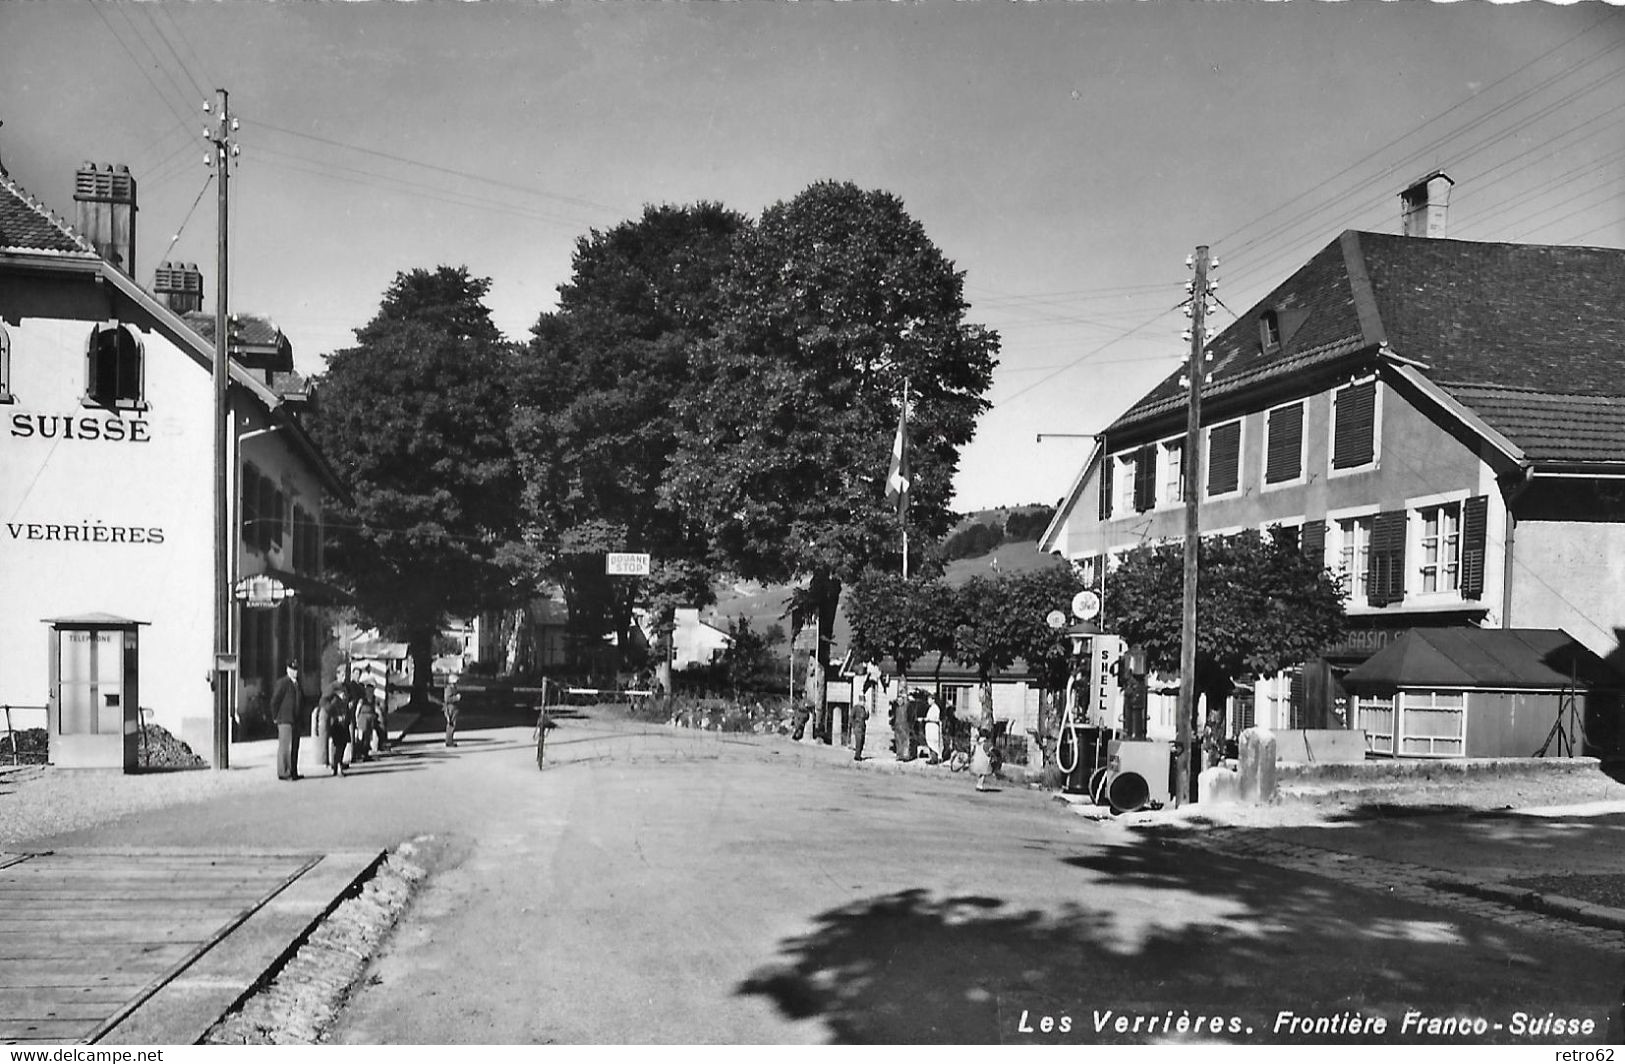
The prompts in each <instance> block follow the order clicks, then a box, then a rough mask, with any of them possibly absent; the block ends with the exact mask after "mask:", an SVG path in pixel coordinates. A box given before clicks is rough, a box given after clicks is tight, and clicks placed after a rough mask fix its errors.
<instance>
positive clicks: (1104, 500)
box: [1100, 454, 1117, 521]
mask: <svg viewBox="0 0 1625 1064" xmlns="http://www.w3.org/2000/svg"><path fill="white" fill-rule="evenodd" d="M1116 465H1117V459H1115V458H1113V457H1112V456H1111V455H1109V454H1102V455H1101V456H1100V519H1101V520H1102V521H1104V520H1106V519H1107V518H1109V517H1111V515H1112V469H1113V468H1114V467H1115V466H1116Z"/></svg>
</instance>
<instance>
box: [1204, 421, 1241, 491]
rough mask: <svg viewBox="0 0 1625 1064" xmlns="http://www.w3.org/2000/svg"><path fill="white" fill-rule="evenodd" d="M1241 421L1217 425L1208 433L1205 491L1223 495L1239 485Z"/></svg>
mask: <svg viewBox="0 0 1625 1064" xmlns="http://www.w3.org/2000/svg"><path fill="white" fill-rule="evenodd" d="M1240 471H1241V422H1239V421H1232V422H1230V423H1229V424H1228V425H1218V426H1216V427H1215V428H1214V429H1213V430H1212V431H1211V432H1209V433H1208V457H1207V493H1208V494H1209V495H1224V494H1226V493H1227V492H1232V491H1235V490H1236V488H1237V487H1239V486H1240V485H1239V483H1238V481H1237V476H1238V474H1239V473H1240Z"/></svg>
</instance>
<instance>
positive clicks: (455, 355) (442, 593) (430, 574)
mask: <svg viewBox="0 0 1625 1064" xmlns="http://www.w3.org/2000/svg"><path fill="white" fill-rule="evenodd" d="M489 288H490V281H489V280H488V279H486V278H479V277H470V276H469V274H468V271H467V270H466V269H464V268H461V267H456V268H454V267H449V266H440V267H438V268H436V269H435V270H433V271H428V270H422V269H416V270H412V271H410V272H403V273H399V274H397V275H396V276H395V280H394V281H393V282H392V283H391V284H390V286H389V288H388V289H387V290H386V291H385V293H384V296H383V300H382V302H381V303H380V305H379V309H378V313H377V314H376V315H375V316H374V317H373V319H372V320H371V321H370V322H368V323H367V324H366V325H364V326H363V327H361V328H360V329H357V330H356V346H354V347H351V348H346V349H344V350H342V351H338V352H335V353H334V354H332V355H330V356H328V360H327V368H326V371H325V372H324V373H323V374H322V375H321V376H319V377H318V378H317V379H316V380H315V381H314V382H313V391H314V394H315V397H316V398H315V402H314V403H313V407H314V409H313V416H312V418H311V428H312V431H313V433H314V435H315V437H316V439H317V442H318V443H319V444H320V445H321V448H322V451H323V453H324V454H326V455H327V457H328V459H329V460H330V461H331V462H332V463H333V466H334V468H335V469H336V470H337V471H338V473H339V474H340V476H341V477H343V478H344V480H345V481H346V482H347V483H348V484H349V485H350V488H351V492H352V494H353V496H354V498H355V506H354V507H353V508H349V507H341V508H339V509H338V511H337V512H335V513H333V514H332V515H331V520H330V522H329V524H328V527H329V528H330V529H332V530H334V537H333V541H332V543H331V544H330V552H329V554H328V561H329V565H330V567H331V568H332V569H333V570H334V571H335V574H336V575H338V576H340V577H341V578H342V579H345V580H346V581H347V582H348V583H349V584H350V586H351V588H352V589H353V591H354V593H355V596H356V600H357V604H358V607H359V610H360V613H361V615H362V617H363V619H364V620H366V621H369V622H371V623H373V624H376V625H378V626H379V627H380V628H382V629H384V630H385V631H387V632H389V633H390V634H392V635H396V636H398V637H400V636H403V637H404V638H405V639H406V641H407V643H408V644H409V646H410V651H411V655H412V663H413V680H412V697H413V699H414V701H422V700H424V699H425V698H426V696H427V692H428V684H429V681H430V672H431V667H432V650H433V645H434V636H435V634H436V632H437V631H438V630H439V629H440V627H441V626H442V625H443V623H444V621H445V618H446V617H447V616H448V615H458V614H463V615H466V614H470V613H475V612H478V611H479V610H480V609H482V608H484V607H487V606H489V605H494V604H498V603H500V602H502V601H505V600H506V599H507V598H508V597H509V595H510V593H511V582H510V579H509V572H508V570H507V569H506V568H505V565H504V561H505V558H506V556H507V555H506V552H507V550H508V548H509V547H511V546H512V544H513V542H514V541H515V540H516V538H517V536H518V511H517V507H516V500H517V498H518V481H517V480H516V479H515V476H514V467H513V461H512V455H511V452H510V449H509V444H508V420H509V411H510V409H511V406H512V398H511V396H510V394H509V385H508V382H509V381H510V380H511V379H512V368H513V360H512V349H511V346H510V345H509V344H508V343H507V342H506V341H505V340H504V339H503V338H502V335H501V333H500V332H499V331H498V330H497V328H496V326H495V325H494V324H493V323H492V322H491V317H490V312H489V311H488V310H487V309H486V307H485V305H484V303H483V300H484V298H485V294H486V292H487V291H488V290H489Z"/></svg>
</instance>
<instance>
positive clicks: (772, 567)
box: [664, 182, 998, 735]
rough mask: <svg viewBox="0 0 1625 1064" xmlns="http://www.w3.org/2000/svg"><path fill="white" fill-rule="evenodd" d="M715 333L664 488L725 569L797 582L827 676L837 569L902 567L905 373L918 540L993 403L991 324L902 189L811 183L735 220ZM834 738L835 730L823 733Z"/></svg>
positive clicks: (942, 506) (814, 687)
mask: <svg viewBox="0 0 1625 1064" xmlns="http://www.w3.org/2000/svg"><path fill="white" fill-rule="evenodd" d="M736 247H737V255H736V258H735V263H734V268H733V270H732V272H731V273H730V274H729V275H728V277H727V278H726V280H725V282H724V284H723V286H722V295H723V314H722V316H721V318H720V319H719V321H718V328H717V334H716V336H715V337H714V339H712V340H710V341H709V342H707V343H705V344H703V345H701V347H700V348H699V349H698V352H697V358H696V360H695V369H696V386H695V387H693V388H691V389H688V390H686V391H685V392H684V393H683V394H682V396H681V398H680V399H679V401H678V404H677V414H678V417H679V422H680V424H679V430H678V436H677V444H678V446H677V450H676V452H675V454H674V456H673V461H672V475H671V479H670V481H669V482H668V484H667V486H666V488H665V490H664V498H665V499H666V501H667V503H668V505H672V506H674V507H675V508H677V509H678V510H680V511H682V512H684V513H685V514H686V515H687V517H688V519H689V520H691V521H692V522H694V524H695V525H696V526H697V527H698V528H699V529H701V530H703V533H704V535H705V537H706V538H707V540H708V541H709V543H710V545H711V556H712V557H713V559H714V560H715V561H716V563H717V564H718V565H719V566H721V567H724V568H727V569H729V570H732V571H733V572H735V573H737V574H739V575H741V576H744V577H747V578H755V579H762V580H767V581H776V582H792V581H799V582H801V583H802V584H803V587H802V591H801V594H800V595H799V596H798V597H797V605H798V606H800V607H803V608H804V609H806V610H808V611H810V612H811V613H812V614H814V615H816V617H817V618H818V621H819V632H820V639H819V645H818V650H817V655H816V659H817V661H818V662H819V666H820V667H819V668H818V669H816V670H809V672H810V673H812V676H811V677H810V683H809V687H810V688H811V694H812V696H813V698H812V701H813V702H814V704H815V705H816V706H818V707H819V709H820V718H821V719H827V717H826V714H825V712H824V711H823V707H824V682H823V677H824V674H825V670H826V668H827V665H828V661H829V633H830V631H831V630H832V628H833V626H834V620H835V613H836V609H837V607H838V605H839V602H840V595H841V589H842V586H843V583H844V582H848V581H851V580H853V579H855V578H856V577H857V576H858V574H860V573H862V572H863V571H864V570H865V569H868V568H898V567H900V564H899V563H900V560H901V559H900V554H901V542H900V532H901V529H900V527H899V523H898V515H897V514H896V512H895V511H894V510H893V509H891V508H889V507H888V506H887V505H886V502H885V498H884V479H885V474H886V470H887V465H888V461H889V457H890V453H891V447H892V440H893V436H894V434H895V432H896V429H897V424H898V404H899V402H900V401H901V397H902V392H903V382H904V380H905V379H906V380H907V381H908V382H909V387H910V393H911V400H910V409H909V444H910V448H911V452H912V465H913V469H912V472H913V483H912V487H911V490H910V494H909V498H910V506H909V510H908V513H907V521H908V525H909V528H910V529H911V530H913V531H914V532H915V534H916V540H917V542H920V543H921V544H922V545H923V544H924V543H925V542H929V541H935V540H936V539H937V538H939V537H941V536H942V535H943V534H944V533H945V532H946V531H947V530H948V527H949V525H950V523H951V521H952V514H951V513H950V512H949V510H948V505H947V504H948V500H949V498H950V495H951V493H952V481H953V474H954V471H955V469H956V467H957V465H958V455H959V449H960V448H961V447H963V446H964V445H965V444H966V443H968V442H969V441H970V439H971V436H972V434H973V432H974V431H975V423H976V418H977V415H979V414H980V413H981V412H982V411H983V410H984V409H986V407H987V403H986V401H985V400H983V398H982V394H983V393H984V392H985V391H986V390H987V388H988V386H989V384H990V383H991V381H992V372H993V366H994V356H995V354H996V352H997V349H998V338H997V336H996V335H995V334H994V333H992V332H990V331H989V330H987V329H984V328H983V327H981V326H978V325H972V324H967V323H966V322H965V321H964V312H965V310H966V303H965V301H964V296H963V275H962V274H961V273H959V272H958V271H956V270H955V269H954V266H953V263H952V262H950V261H949V260H948V259H947V258H946V257H945V256H943V254H942V253H941V251H939V250H938V249H937V248H936V246H935V245H934V244H932V243H931V241H930V239H929V238H928V237H927V235H926V233H925V230H924V227H923V226H921V225H920V224H919V222H917V221H915V220H914V219H913V218H911V217H910V216H909V215H908V213H907V212H906V211H905V210H904V209H903V205H902V202H901V201H900V200H898V199H897V197H895V196H893V195H891V194H890V193H887V192H883V191H878V190H876V191H866V190H863V189H860V188H858V187H857V186H856V185H853V184H850V183H837V182H821V183H818V184H814V185H812V186H811V187H809V188H808V189H806V190H805V191H803V192H802V193H800V194H799V195H798V196H796V197H795V198H794V199H792V200H790V201H789V202H785V203H778V204H775V205H773V206H772V207H769V208H768V209H767V210H766V211H765V212H763V215H762V217H761V220H760V221H759V222H758V223H757V224H756V225H755V226H754V227H752V228H751V229H749V230H747V231H744V232H742V233H741V234H740V235H739V239H738V241H737V245H736ZM825 734H826V735H827V730H826V731H825Z"/></svg>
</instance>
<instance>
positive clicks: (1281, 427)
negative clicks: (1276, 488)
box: [1264, 403, 1303, 484]
mask: <svg viewBox="0 0 1625 1064" xmlns="http://www.w3.org/2000/svg"><path fill="white" fill-rule="evenodd" d="M1302 476H1303V404H1302V403H1288V404H1287V405H1286V406H1278V407H1276V408H1275V409H1274V410H1271V411H1270V412H1269V419H1268V424H1267V428H1266V430H1265V444H1264V483H1265V484H1287V483H1290V482H1292V481H1294V480H1297V479H1299V478H1300V477H1302Z"/></svg>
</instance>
